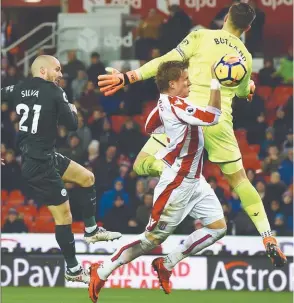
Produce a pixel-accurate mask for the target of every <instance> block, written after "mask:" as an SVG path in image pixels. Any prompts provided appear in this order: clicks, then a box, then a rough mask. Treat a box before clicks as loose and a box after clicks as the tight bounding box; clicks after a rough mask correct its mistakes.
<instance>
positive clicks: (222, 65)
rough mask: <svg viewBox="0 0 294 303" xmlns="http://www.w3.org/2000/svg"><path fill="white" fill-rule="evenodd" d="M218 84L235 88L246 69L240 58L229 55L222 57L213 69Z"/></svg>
mask: <svg viewBox="0 0 294 303" xmlns="http://www.w3.org/2000/svg"><path fill="white" fill-rule="evenodd" d="M214 72H215V76H216V78H217V79H218V81H219V83H220V84H221V85H223V86H226V87H236V86H238V85H239V84H240V83H241V81H242V80H243V79H244V77H245V75H246V73H247V68H246V64H245V62H244V61H243V60H242V58H241V57H239V56H237V55H235V54H230V55H225V56H223V57H222V58H221V59H220V60H219V61H218V62H217V63H216V64H215V67H214Z"/></svg>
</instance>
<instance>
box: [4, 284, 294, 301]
mask: <svg viewBox="0 0 294 303" xmlns="http://www.w3.org/2000/svg"><path fill="white" fill-rule="evenodd" d="M1 290H2V300H0V301H1V302H2V303H17V302H21V303H84V302H85V303H87V302H88V303H89V302H91V300H90V299H89V298H88V291H87V289H85V288H83V289H72V288H29V287H3V288H2V289H1ZM98 302H100V303H184V302H195V303H196V302H199V303H215V302H217V303H248V302H252V303H269V302H279V303H292V302H293V295H292V293H286V292H283V293H273V292H234V291H189V290H174V291H173V293H172V294H170V295H165V294H164V293H163V292H162V291H161V290H146V289H144V290H143V289H142V290H140V289H103V290H102V292H101V296H100V299H99V301H98Z"/></svg>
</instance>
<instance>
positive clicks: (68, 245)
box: [48, 200, 90, 284]
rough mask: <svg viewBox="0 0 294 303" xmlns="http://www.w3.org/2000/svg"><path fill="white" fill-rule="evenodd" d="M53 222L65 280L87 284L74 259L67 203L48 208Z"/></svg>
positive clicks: (86, 277)
mask: <svg viewBox="0 0 294 303" xmlns="http://www.w3.org/2000/svg"><path fill="white" fill-rule="evenodd" d="M48 209H49V210H50V212H51V214H52V216H53V218H54V221H55V237H56V241H57V243H58V245H59V247H60V249H61V252H62V254H63V256H64V259H65V262H66V265H67V270H66V272H65V278H66V280H68V281H73V282H83V283H87V284H88V283H89V282H90V277H89V274H88V273H86V272H85V270H84V269H83V268H82V266H81V264H79V262H78V260H77V259H76V249H75V240H74V236H73V233H72V231H71V224H72V215H71V212H70V206H69V201H68V200H67V201H66V202H64V203H62V204H61V205H58V206H53V205H50V206H48Z"/></svg>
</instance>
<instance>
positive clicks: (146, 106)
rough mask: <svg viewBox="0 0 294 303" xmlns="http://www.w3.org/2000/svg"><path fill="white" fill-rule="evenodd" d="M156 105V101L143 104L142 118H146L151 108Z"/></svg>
mask: <svg viewBox="0 0 294 303" xmlns="http://www.w3.org/2000/svg"><path fill="white" fill-rule="evenodd" d="M156 105H157V101H149V102H146V103H145V104H144V108H143V116H144V117H146V118H147V117H148V115H149V114H150V112H151V111H152V110H153V108H154V107H155V106H156Z"/></svg>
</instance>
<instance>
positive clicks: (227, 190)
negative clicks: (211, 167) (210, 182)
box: [217, 178, 231, 199]
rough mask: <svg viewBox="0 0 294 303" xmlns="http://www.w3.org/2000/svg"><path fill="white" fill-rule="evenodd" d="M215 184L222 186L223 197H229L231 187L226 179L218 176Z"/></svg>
mask: <svg viewBox="0 0 294 303" xmlns="http://www.w3.org/2000/svg"><path fill="white" fill-rule="evenodd" d="M217 185H218V186H220V187H222V188H223V190H224V192H225V197H226V198H227V199H229V198H230V196H231V188H230V185H229V183H228V181H227V180H226V179H225V178H219V179H217Z"/></svg>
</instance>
